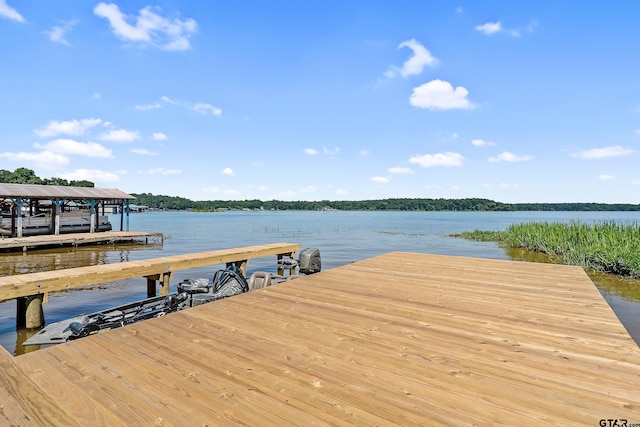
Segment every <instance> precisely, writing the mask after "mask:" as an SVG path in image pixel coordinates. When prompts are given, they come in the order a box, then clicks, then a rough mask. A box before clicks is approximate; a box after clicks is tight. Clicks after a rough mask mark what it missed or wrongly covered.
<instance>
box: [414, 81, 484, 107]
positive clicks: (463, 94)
mask: <svg viewBox="0 0 640 427" xmlns="http://www.w3.org/2000/svg"><path fill="white" fill-rule="evenodd" d="M468 94H469V91H468V90H467V89H465V88H464V87H462V86H458V87H457V88H455V89H454V88H453V86H451V83H449V82H445V81H442V80H432V81H430V82H429V83H425V84H423V85H421V86H418V87H415V88H413V93H412V94H411V98H409V102H410V103H411V105H413V106H414V107H418V108H428V109H430V110H451V109H463V110H464V109H470V108H474V107H475V105H474V104H473V103H471V102H470V101H469V100H468V99H467V95H468Z"/></svg>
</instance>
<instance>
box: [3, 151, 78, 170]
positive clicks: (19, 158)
mask: <svg viewBox="0 0 640 427" xmlns="http://www.w3.org/2000/svg"><path fill="white" fill-rule="evenodd" d="M2 158H4V159H7V160H10V161H12V162H34V163H36V164H38V165H39V166H40V167H42V168H46V169H53V168H55V167H56V166H65V165H67V164H68V163H69V158H68V157H66V156H63V155H62V154H58V153H54V152H52V151H41V152H39V153H25V152H20V153H0V159H2Z"/></svg>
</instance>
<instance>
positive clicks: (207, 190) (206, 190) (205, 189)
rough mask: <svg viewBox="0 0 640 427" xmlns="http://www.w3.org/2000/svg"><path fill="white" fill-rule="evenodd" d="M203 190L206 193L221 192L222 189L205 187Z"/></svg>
mask: <svg viewBox="0 0 640 427" xmlns="http://www.w3.org/2000/svg"><path fill="white" fill-rule="evenodd" d="M202 191H204V192H205V193H219V192H220V189H219V188H218V187H204V188H203V189H202Z"/></svg>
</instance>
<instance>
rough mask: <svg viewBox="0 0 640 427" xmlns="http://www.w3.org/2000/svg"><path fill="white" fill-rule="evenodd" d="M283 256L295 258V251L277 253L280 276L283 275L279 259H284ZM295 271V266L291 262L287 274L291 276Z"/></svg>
mask: <svg viewBox="0 0 640 427" xmlns="http://www.w3.org/2000/svg"><path fill="white" fill-rule="evenodd" d="M285 257H288V258H290V259H291V260H294V259H295V258H296V253H295V252H291V253H286V254H278V255H277V258H278V274H279V275H280V276H284V270H285V269H284V267H283V266H281V264H280V261H282V260H284V259H285ZM295 273H296V267H295V264H292V266H291V267H290V268H289V276H293V275H294V274H295Z"/></svg>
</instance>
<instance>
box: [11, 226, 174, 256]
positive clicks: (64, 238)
mask: <svg viewBox="0 0 640 427" xmlns="http://www.w3.org/2000/svg"><path fill="white" fill-rule="evenodd" d="M140 240H144V242H145V243H149V241H152V242H154V243H163V235H162V233H152V232H144V231H104V232H99V233H98V232H96V233H68V234H57V235H54V234H46V235H42V236H28V237H6V238H2V239H0V251H20V250H21V251H23V252H27V250H29V249H37V248H44V247H57V246H79V245H95V244H98V243H122V242H132V241H140Z"/></svg>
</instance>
